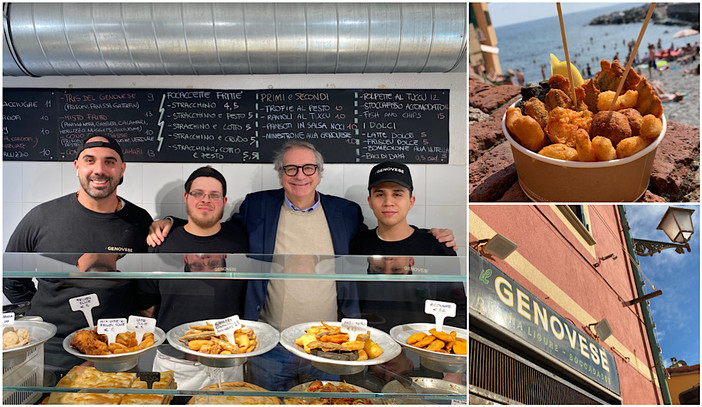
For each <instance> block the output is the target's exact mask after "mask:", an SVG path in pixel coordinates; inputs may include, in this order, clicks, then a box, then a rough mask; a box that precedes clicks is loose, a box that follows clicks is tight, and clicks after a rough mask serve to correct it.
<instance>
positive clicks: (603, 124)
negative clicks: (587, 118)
mask: <svg viewBox="0 0 702 407" xmlns="http://www.w3.org/2000/svg"><path fill="white" fill-rule="evenodd" d="M609 114H610V113H609V112H607V111H600V112H598V113H597V114H596V115H595V117H594V118H593V119H592V127H591V128H590V136H592V137H593V138H594V137H597V136H602V137H607V138H608V139H610V140H611V141H612V145H613V146H615V147H616V146H617V144H619V142H620V141H622V140H624V139H625V138H627V137H631V127H629V120H627V119H626V116H624V115H623V114H621V113H619V112H612V117H611V119H610V118H609Z"/></svg>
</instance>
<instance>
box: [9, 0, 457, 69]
mask: <svg viewBox="0 0 702 407" xmlns="http://www.w3.org/2000/svg"><path fill="white" fill-rule="evenodd" d="M4 23H5V24H4V25H5V27H4V29H5V30H4V31H5V32H4V34H5V35H4V38H3V41H4V43H3V47H4V48H3V51H4V56H5V58H4V61H3V74H4V75H34V76H47V75H225V74H289V73H303V74H308V73H394V72H448V71H451V70H454V69H461V68H463V69H464V68H465V56H466V49H467V35H466V33H467V27H468V23H467V18H466V4H465V3H48V2H47V3H9V4H5V7H4Z"/></svg>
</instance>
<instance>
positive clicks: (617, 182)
mask: <svg viewBox="0 0 702 407" xmlns="http://www.w3.org/2000/svg"><path fill="white" fill-rule="evenodd" d="M515 104H516V102H515ZM515 104H513V105H512V106H510V107H514V105H515ZM506 114H507V113H506V112H505V115H503V116H502V132H503V133H504V134H505V137H507V141H509V144H510V146H511V147H512V156H513V157H514V165H515V166H516V167H517V175H518V176H519V185H520V186H521V187H522V190H523V191H524V193H525V194H526V195H527V196H528V197H529V199H531V200H532V201H535V202H633V201H636V200H637V199H639V198H641V196H643V194H644V193H645V192H646V189H647V188H648V183H649V181H650V179H651V167H652V166H653V159H654V158H655V157H656V149H657V148H658V145H659V144H660V143H661V141H662V140H663V137H664V136H665V130H666V120H665V115H662V116H661V121H662V123H663V130H662V131H661V134H660V136H658V138H657V139H656V140H655V141H654V142H653V143H652V144H651V145H649V146H648V147H646V148H645V149H644V150H642V151H639V152H638V153H636V154H634V155H632V156H631V157H626V158H622V159H618V160H610V161H598V162H579V161H565V160H556V159H553V158H549V157H545V156H542V155H539V154H537V153H535V152H533V151H531V150H528V149H526V148H525V147H523V146H522V145H521V144H519V142H518V141H517V140H515V139H514V138H513V137H512V136H511V135H510V134H509V131H508V130H507V126H506V125H505V116H506Z"/></svg>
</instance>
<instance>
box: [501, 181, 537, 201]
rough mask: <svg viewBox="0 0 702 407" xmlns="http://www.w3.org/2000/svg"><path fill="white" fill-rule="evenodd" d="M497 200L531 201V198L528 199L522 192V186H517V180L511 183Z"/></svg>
mask: <svg viewBox="0 0 702 407" xmlns="http://www.w3.org/2000/svg"><path fill="white" fill-rule="evenodd" d="M497 201H498V202H531V199H529V197H528V196H526V194H525V193H524V191H523V190H522V187H520V186H519V182H515V183H514V185H512V188H510V189H508V190H507V192H505V194H504V195H502V198H500V199H498V200H497Z"/></svg>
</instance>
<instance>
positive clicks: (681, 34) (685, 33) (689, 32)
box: [673, 28, 700, 38]
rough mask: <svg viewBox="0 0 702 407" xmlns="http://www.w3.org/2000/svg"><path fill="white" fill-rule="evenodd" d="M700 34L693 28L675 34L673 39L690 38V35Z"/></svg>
mask: <svg viewBox="0 0 702 407" xmlns="http://www.w3.org/2000/svg"><path fill="white" fill-rule="evenodd" d="M699 33H700V32H699V31H697V30H693V29H691V28H686V29H684V30H680V31H678V32H676V33H675V34H673V38H682V37H688V36H690V35H697V34H699Z"/></svg>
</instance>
